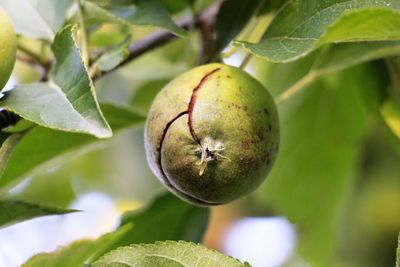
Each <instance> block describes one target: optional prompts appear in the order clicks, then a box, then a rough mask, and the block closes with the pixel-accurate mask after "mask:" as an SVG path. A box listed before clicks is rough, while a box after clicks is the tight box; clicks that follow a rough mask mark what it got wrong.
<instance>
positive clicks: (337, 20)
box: [237, 0, 400, 62]
mask: <svg viewBox="0 0 400 267" xmlns="http://www.w3.org/2000/svg"><path fill="white" fill-rule="evenodd" d="M399 9H400V3H399V2H398V1H397V0H377V1H369V0H348V1H337V0H328V1H313V0H293V1H289V2H288V3H287V4H286V5H285V6H284V7H283V8H282V9H281V10H280V12H279V13H278V14H277V15H276V17H275V19H274V20H273V21H272V23H271V25H270V27H269V28H268V30H267V32H266V33H265V34H264V36H263V38H262V40H261V41H260V42H259V43H258V44H252V43H247V42H237V44H238V45H241V46H243V47H244V48H246V49H247V50H249V51H250V52H251V53H254V54H256V55H258V56H262V57H265V58H266V59H268V60H270V61H272V62H288V61H292V60H295V59H297V58H299V57H303V56H305V55H307V54H308V53H310V52H311V51H312V50H314V49H316V48H318V47H319V46H321V45H322V44H327V43H339V42H354V41H356V42H360V41H379V40H381V41H382V40H399V39H400V31H399V30H398V29H399V27H400V12H399Z"/></svg>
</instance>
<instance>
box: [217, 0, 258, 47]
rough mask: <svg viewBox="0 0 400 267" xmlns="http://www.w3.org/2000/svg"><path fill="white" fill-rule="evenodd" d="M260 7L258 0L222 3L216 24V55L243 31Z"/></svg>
mask: <svg viewBox="0 0 400 267" xmlns="http://www.w3.org/2000/svg"><path fill="white" fill-rule="evenodd" d="M259 5H260V1H258V0H245V1H243V0H230V1H225V2H223V3H222V5H221V7H220V9H219V11H218V14H217V19H216V24H215V32H216V35H217V36H216V40H215V52H216V53H218V52H220V51H222V50H223V49H224V48H225V47H226V46H227V45H228V44H229V42H230V41H232V39H233V38H235V36H237V35H238V34H239V33H240V32H241V31H242V30H243V28H244V27H245V26H246V24H247V22H248V21H249V20H250V18H251V17H252V15H253V14H254V12H255V11H256V9H257V7H258V6H259Z"/></svg>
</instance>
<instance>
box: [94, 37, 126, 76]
mask: <svg viewBox="0 0 400 267" xmlns="http://www.w3.org/2000/svg"><path fill="white" fill-rule="evenodd" d="M131 39H132V38H131V37H130V36H129V37H128V38H126V39H125V40H124V41H123V42H122V43H120V44H119V45H117V46H115V47H113V48H111V49H110V50H108V51H107V52H106V53H104V54H103V55H102V56H101V57H100V58H99V59H98V60H97V61H96V66H97V68H98V69H99V70H101V71H109V70H112V69H114V68H115V67H116V66H118V65H119V64H120V63H121V62H122V61H124V60H125V59H126V58H127V57H128V55H129V49H128V47H129V44H130V42H131Z"/></svg>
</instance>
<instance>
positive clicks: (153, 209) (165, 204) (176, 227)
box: [117, 193, 209, 246]
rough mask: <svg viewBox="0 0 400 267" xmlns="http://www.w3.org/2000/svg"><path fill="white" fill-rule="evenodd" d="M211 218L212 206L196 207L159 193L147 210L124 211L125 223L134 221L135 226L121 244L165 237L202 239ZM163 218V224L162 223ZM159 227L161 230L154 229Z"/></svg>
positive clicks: (123, 222)
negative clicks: (210, 208) (209, 207)
mask: <svg viewBox="0 0 400 267" xmlns="http://www.w3.org/2000/svg"><path fill="white" fill-rule="evenodd" d="M208 218H209V209H207V208H200V207H195V206H193V205H189V204H187V203H186V202H184V201H182V200H180V199H178V198H177V197H175V196H173V195H172V194H170V193H166V194H164V195H162V196H160V197H158V198H157V199H156V200H155V201H154V202H153V203H152V204H151V205H150V206H149V207H148V208H146V209H145V210H143V211H139V212H137V211H134V212H128V213H126V214H124V215H123V218H122V223H121V225H126V224H129V223H133V224H134V225H135V228H134V229H132V230H131V232H130V233H128V234H127V235H125V236H124V237H123V238H122V239H121V240H120V242H119V243H118V244H117V245H118V246H126V245H130V244H132V243H152V242H155V241H163V240H185V241H193V242H200V241H201V240H202V238H203V235H204V232H205V230H206V227H207V223H208ZM160 221H162V222H163V223H162V225H160ZM154 229H157V231H154Z"/></svg>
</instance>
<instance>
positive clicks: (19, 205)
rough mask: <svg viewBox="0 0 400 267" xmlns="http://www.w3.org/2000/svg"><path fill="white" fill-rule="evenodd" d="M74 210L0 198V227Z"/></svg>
mask: <svg viewBox="0 0 400 267" xmlns="http://www.w3.org/2000/svg"><path fill="white" fill-rule="evenodd" d="M71 212H76V210H64V209H58V208H54V207H48V206H42V205H38V204H34V203H28V202H22V201H16V200H6V199H0V228H2V227H5V226H8V225H10V224H15V223H18V222H22V221H25V220H29V219H32V218H36V217H40V216H46V215H57V214H66V213H71Z"/></svg>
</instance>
